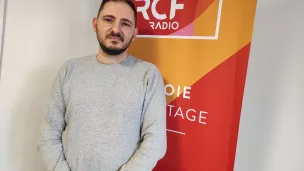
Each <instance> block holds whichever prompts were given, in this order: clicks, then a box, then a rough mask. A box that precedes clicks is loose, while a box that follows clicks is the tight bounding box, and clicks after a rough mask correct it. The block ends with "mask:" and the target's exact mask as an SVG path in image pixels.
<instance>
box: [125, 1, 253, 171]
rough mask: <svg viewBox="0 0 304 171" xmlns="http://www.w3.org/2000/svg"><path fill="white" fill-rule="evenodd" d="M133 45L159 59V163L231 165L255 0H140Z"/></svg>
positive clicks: (199, 170) (165, 169)
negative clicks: (163, 124) (162, 104)
mask: <svg viewBox="0 0 304 171" xmlns="http://www.w3.org/2000/svg"><path fill="white" fill-rule="evenodd" d="M134 2H135V4H136V5H137V11H138V28H139V36H138V38H137V40H136V41H135V42H134V43H133V45H132V47H131V49H130V53H131V54H133V55H134V56H136V57H139V58H141V59H144V60H146V61H149V62H151V63H154V64H156V65H157V67H158V68H159V69H160V71H161V72H162V74H163V77H164V80H165V84H166V85H165V86H166V95H167V103H168V106H167V130H168V150H167V153H166V156H165V157H164V158H163V159H162V160H161V161H160V162H159V163H158V165H157V166H156V168H155V170H157V171H171V170H172V171H173V170H174V171H188V170H189V171H203V170H206V171H232V170H233V166H234V158H235V150H236V143H237V135H238V127H239V119H240V112H241V105H242V98H243V91H244V84H245V78H246V71H247V63H248V58H249V51H250V43H251V38H252V31H253V24H254V16H255V10H256V0H246V1H243V0H191V1H189V0H188V1H186V0H134Z"/></svg>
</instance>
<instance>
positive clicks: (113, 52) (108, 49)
mask: <svg viewBox="0 0 304 171" xmlns="http://www.w3.org/2000/svg"><path fill="white" fill-rule="evenodd" d="M111 36H117V37H119V38H121V41H122V42H124V39H123V38H122V37H121V36H120V35H116V34H114V33H111ZM98 37H99V36H98V35H97V40H98V42H99V46H100V48H101V49H102V51H103V52H104V53H105V54H107V55H110V56H115V55H119V54H121V53H123V52H125V51H126V50H127V49H128V48H129V46H130V45H131V42H132V39H133V37H132V38H131V39H130V41H129V42H128V43H127V44H126V45H125V46H124V47H122V48H120V49H118V48H111V47H107V46H106V45H105V43H104V42H103V41H102V40H99V39H98Z"/></svg>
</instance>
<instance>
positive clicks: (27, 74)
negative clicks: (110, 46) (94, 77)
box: [0, 0, 100, 171]
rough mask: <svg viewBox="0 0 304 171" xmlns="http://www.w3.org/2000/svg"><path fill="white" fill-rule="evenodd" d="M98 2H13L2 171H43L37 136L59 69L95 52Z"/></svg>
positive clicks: (2, 91)
mask: <svg viewBox="0 0 304 171" xmlns="http://www.w3.org/2000/svg"><path fill="white" fill-rule="evenodd" d="M99 2H100V1H99V0H95V1H91V0H90V1H88V0H64V1H63V0H8V6H7V20H6V21H7V22H6V34H5V42H4V54H3V63H2V64H3V66H2V77H1V82H0V117H1V119H0V126H1V128H0V131H1V132H0V138H1V141H0V142H1V144H0V145H1V146H0V170H1V171H42V170H43V169H42V164H41V162H39V156H38V154H37V153H36V151H37V150H36V142H37V135H38V133H39V126H40V123H41V119H42V116H43V113H44V112H45V110H46V107H45V106H46V103H47V96H48V94H49V93H50V89H51V84H52V81H53V80H54V77H55V75H56V73H57V71H58V68H59V67H60V65H61V64H62V63H63V62H64V61H65V60H67V59H68V58H74V57H79V56H83V55H88V54H92V53H96V52H97V50H98V46H97V43H96V38H95V34H94V32H93V30H92V28H91V21H92V19H93V17H94V15H95V14H96V13H97V10H98V4H99Z"/></svg>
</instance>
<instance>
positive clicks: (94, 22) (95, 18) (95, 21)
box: [92, 17, 98, 32]
mask: <svg viewBox="0 0 304 171" xmlns="http://www.w3.org/2000/svg"><path fill="white" fill-rule="evenodd" d="M97 20H98V19H97V17H94V18H93V21H92V24H93V29H94V32H97Z"/></svg>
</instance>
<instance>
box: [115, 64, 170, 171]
mask: <svg viewBox="0 0 304 171" xmlns="http://www.w3.org/2000/svg"><path fill="white" fill-rule="evenodd" d="M164 90H165V89H164V82H163V78H162V75H161V73H160V72H159V70H158V69H157V68H156V67H154V70H153V72H152V74H151V76H150V78H148V82H147V89H146V95H145V101H144V106H143V123H142V127H141V144H140V145H139V148H138V149H137V151H136V152H135V153H134V155H133V156H132V157H131V159H130V160H129V161H128V162H127V163H126V164H124V165H123V166H122V167H121V169H120V170H121V171H151V170H152V169H153V168H154V167H155V166H156V164H157V162H158V160H160V159H162V158H163V157H164V155H165V153H166V150H167V135H166V97H165V91H164Z"/></svg>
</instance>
